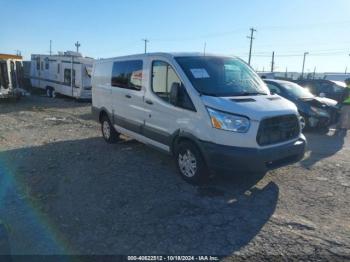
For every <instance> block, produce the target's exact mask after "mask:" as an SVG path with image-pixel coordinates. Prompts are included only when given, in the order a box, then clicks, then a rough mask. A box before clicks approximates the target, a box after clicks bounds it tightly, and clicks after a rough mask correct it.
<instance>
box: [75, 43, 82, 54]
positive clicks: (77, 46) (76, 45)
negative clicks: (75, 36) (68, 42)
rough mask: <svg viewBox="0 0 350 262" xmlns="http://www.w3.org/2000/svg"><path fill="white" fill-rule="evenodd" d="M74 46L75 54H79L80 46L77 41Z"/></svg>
mask: <svg viewBox="0 0 350 262" xmlns="http://www.w3.org/2000/svg"><path fill="white" fill-rule="evenodd" d="M74 45H75V47H76V48H77V53H79V47H80V46H81V44H80V43H79V41H77V42H76V43H75V44H74Z"/></svg>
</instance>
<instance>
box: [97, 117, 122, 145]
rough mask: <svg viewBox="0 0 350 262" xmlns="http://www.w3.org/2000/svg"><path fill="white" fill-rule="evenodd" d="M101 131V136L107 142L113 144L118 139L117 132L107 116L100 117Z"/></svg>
mask: <svg viewBox="0 0 350 262" xmlns="http://www.w3.org/2000/svg"><path fill="white" fill-rule="evenodd" d="M101 131H102V136H103V138H104V140H105V141H106V142H107V143H109V144H113V143H115V142H117V141H118V138H119V133H118V132H117V131H116V130H115V129H114V127H113V125H112V123H111V121H109V119H108V117H107V116H103V117H102V119H101Z"/></svg>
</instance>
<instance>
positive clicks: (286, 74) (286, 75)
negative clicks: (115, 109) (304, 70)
mask: <svg viewBox="0 0 350 262" xmlns="http://www.w3.org/2000/svg"><path fill="white" fill-rule="evenodd" d="M284 77H285V78H288V67H286V73H285V75H284Z"/></svg>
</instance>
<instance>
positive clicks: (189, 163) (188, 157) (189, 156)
mask: <svg viewBox="0 0 350 262" xmlns="http://www.w3.org/2000/svg"><path fill="white" fill-rule="evenodd" d="M178 164H179V168H180V171H181V173H182V174H183V175H184V176H186V177H193V176H194V175H195V174H196V172H197V160H196V157H195V156H194V154H193V153H192V152H191V151H190V150H189V149H187V150H186V152H184V153H182V154H181V153H179V156H178Z"/></svg>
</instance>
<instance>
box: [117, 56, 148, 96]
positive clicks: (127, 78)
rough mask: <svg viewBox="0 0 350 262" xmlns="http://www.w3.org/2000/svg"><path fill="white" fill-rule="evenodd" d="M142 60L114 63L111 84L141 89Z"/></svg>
mask: <svg viewBox="0 0 350 262" xmlns="http://www.w3.org/2000/svg"><path fill="white" fill-rule="evenodd" d="M142 66H143V62H142V60H133V61H121V62H114V63H113V71H112V80H111V85H112V86H115V87H119V88H125V89H131V90H141V87H142Z"/></svg>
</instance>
